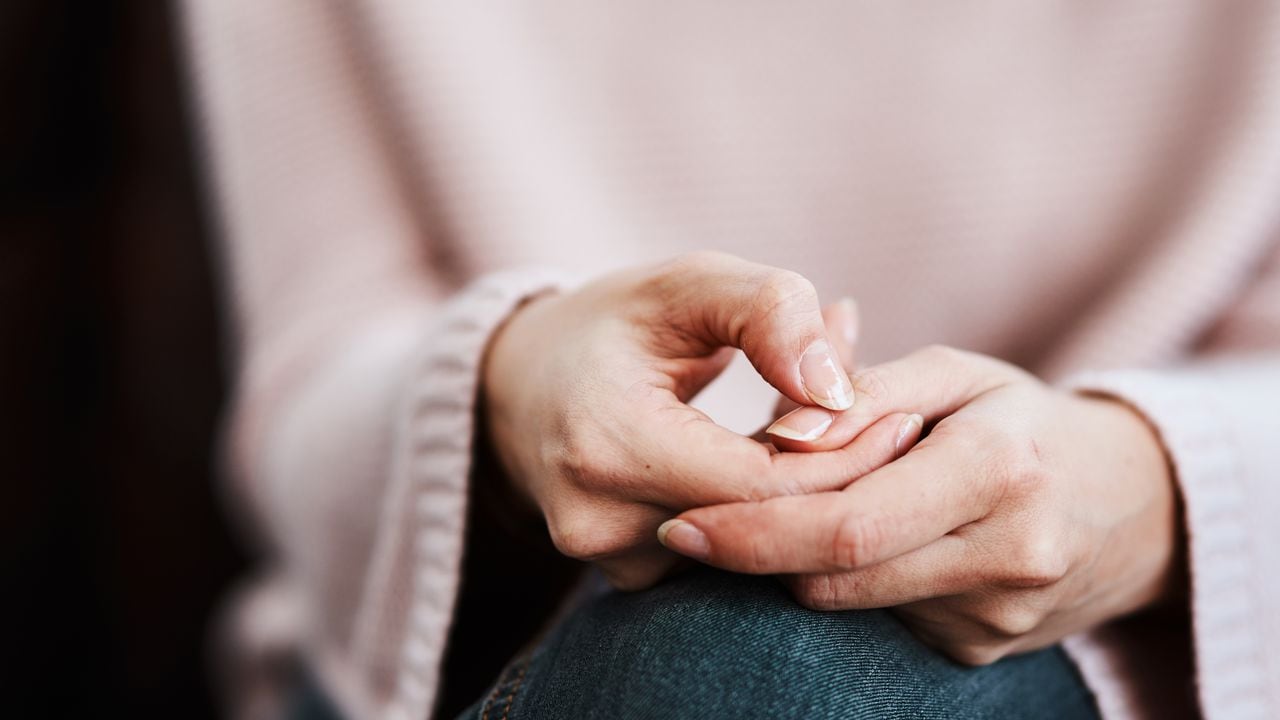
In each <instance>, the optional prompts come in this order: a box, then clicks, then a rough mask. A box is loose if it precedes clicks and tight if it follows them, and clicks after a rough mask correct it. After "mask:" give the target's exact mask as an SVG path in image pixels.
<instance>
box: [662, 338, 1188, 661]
mask: <svg viewBox="0 0 1280 720" xmlns="http://www.w3.org/2000/svg"><path fill="white" fill-rule="evenodd" d="M854 388H855V393H856V394H857V398H858V400H857V404H856V405H855V406H854V408H853V409H852V410H849V411H847V412H844V413H840V414H839V415H838V416H837V417H836V418H835V419H834V422H833V423H832V425H831V426H830V428H829V429H828V430H827V432H826V433H825V434H824V435H823V436H822V437H821V438H820V439H818V440H816V441H813V442H811V443H807V445H808V446H809V447H810V448H811V449H814V450H820V449H821V448H823V447H826V446H831V445H839V444H840V443H841V442H845V441H846V439H847V438H850V437H853V436H856V435H857V433H858V431H859V429H860V428H862V427H866V426H867V424H868V423H869V422H874V418H878V417H881V416H883V415H884V414H885V413H892V412H903V411H907V410H910V411H914V412H918V413H921V414H922V415H923V416H924V418H925V420H926V422H927V423H929V424H931V425H932V429H931V431H930V432H929V433H928V435H927V436H926V437H925V438H924V439H923V440H921V441H920V442H919V443H917V444H916V445H915V446H914V447H913V448H912V449H911V450H910V451H909V452H907V453H906V454H905V455H903V456H902V457H901V458H900V459H898V460H896V461H894V462H891V463H889V464H887V465H885V466H883V467H881V468H879V469H877V470H875V471H872V472H871V473H869V474H867V475H865V476H862V477H860V478H858V479H857V480H856V481H855V482H853V483H851V484H850V485H848V486H847V487H846V488H844V489H842V490H839V491H830V492H819V493H814V494H810V495H806V496H803V497H789V498H778V499H772V500H765V501H762V502H744V503H732V504H725V505H720V506H715V507H706V508H699V509H694V510H691V511H688V512H685V513H683V514H681V515H680V516H679V517H678V518H677V519H676V520H675V521H674V522H672V523H668V524H665V525H664V526H663V528H662V529H661V530H660V533H661V534H662V536H663V540H664V542H665V543H666V545H667V547H670V548H673V549H676V550H678V551H680V552H683V553H685V554H687V555H689V556H691V557H695V558H697V559H699V560H702V561H704V562H707V563H710V564H712V565H715V566H718V567H722V568H725V569H729V570H734V571H738V572H746V573H770V574H774V573H778V574H785V575H786V576H787V578H786V579H787V582H788V584H789V586H790V587H791V589H792V591H793V593H794V594H795V596H796V597H797V599H798V600H799V601H800V602H801V603H803V604H804V605H806V606H808V607H811V608H815V609H821V610H841V609H855V608H880V607H892V608H895V611H896V613H897V614H898V615H899V616H900V617H901V618H902V620H903V621H904V622H905V623H906V624H907V625H908V626H909V627H910V628H911V629H912V630H913V631H914V632H915V633H916V634H917V635H918V636H919V637H920V638H921V639H922V640H924V641H925V642H926V643H927V644H929V645H932V646H933V647H935V648H938V649H939V650H942V651H943V652H945V653H947V654H948V655H950V656H951V657H953V658H954V659H956V660H958V661H960V662H963V663H966V664H986V663H990V662H994V661H995V660H998V659H1000V658H1002V657H1004V656H1006V655H1009V654H1011V653H1017V652H1023V651H1027V650H1031V649H1035V648H1039V647H1044V646H1046V645H1050V644H1053V643H1055V642H1057V641H1058V640H1061V639H1062V638H1063V637H1066V636H1067V635H1070V634H1072V633H1075V632H1077V631H1080V630H1084V629H1087V628H1090V627H1093V626H1096V625H1098V624H1101V623H1103V622H1106V621H1107V620H1110V619H1113V618H1116V617H1120V616H1123V615H1127V614H1130V613H1133V612H1136V611H1138V610H1141V609H1144V608H1148V607H1151V606H1152V605H1155V604H1157V603H1159V602H1160V601H1161V600H1164V599H1167V598H1169V597H1170V596H1172V595H1174V594H1176V592H1177V589H1178V579H1179V576H1178V572H1177V568H1178V567H1179V563H1178V562H1177V547H1178V535H1177V532H1178V530H1177V529H1178V527H1179V525H1180V524H1179V522H1178V517H1177V513H1178V509H1177V502H1176V493H1175V491H1174V488H1173V481H1172V478H1171V476H1170V470H1169V466H1168V462H1167V460H1166V458H1165V456H1164V453H1163V450H1162V447H1161V445H1160V443H1159V441H1158V438H1157V437H1156V436H1155V434H1154V432H1153V431H1152V430H1151V428H1150V427H1149V426H1148V425H1147V424H1146V423H1145V422H1144V421H1143V420H1142V418H1141V417H1140V416H1139V415H1137V414H1136V413H1135V412H1133V411H1132V410H1130V409H1129V408H1128V407H1126V406H1124V405H1123V404H1121V403H1118V402H1116V401H1113V400H1110V399H1105V398H1097V397H1086V396H1081V395H1074V394H1068V393H1064V392H1059V391H1056V390H1054V389H1052V388H1050V387H1049V386H1047V385H1045V384H1044V383H1042V382H1040V381H1039V380H1037V379H1036V378H1034V377H1033V376H1031V375H1029V374H1027V373H1025V372H1023V371H1022V370H1019V369H1017V368H1015V367H1013V366H1011V365H1008V364H1006V363H1003V362H1000V361H998V360H995V359H992V358H989V357H985V356H981V355H976V354H972V353H967V352H962V351H959V350H954V349H951V348H945V347H933V348H927V349H925V350H922V351H920V352H917V353H915V354H913V355H910V356H907V357H905V358H903V359H901V360H897V361H893V362H890V363H886V364H884V365H880V366H876V367H871V368H868V369H866V370H863V371H861V372H860V373H858V374H857V375H855V377H854ZM805 411H806V410H805V409H804V408H802V409H801V410H798V411H796V412H805ZM792 445H793V446H798V445H799V444H798V443H793V444H792Z"/></svg>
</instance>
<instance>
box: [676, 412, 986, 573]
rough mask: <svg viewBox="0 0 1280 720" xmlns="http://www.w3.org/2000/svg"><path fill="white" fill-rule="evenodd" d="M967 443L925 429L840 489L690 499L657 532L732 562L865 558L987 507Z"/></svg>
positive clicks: (834, 564) (819, 562)
mask: <svg viewBox="0 0 1280 720" xmlns="http://www.w3.org/2000/svg"><path fill="white" fill-rule="evenodd" d="M976 452H977V451H976V450H973V449H969V448H968V447H966V446H965V445H964V444H962V443H957V442H954V441H953V440H952V441H948V442H945V443H940V442H936V441H934V440H933V438H932V436H931V437H930V438H929V439H926V440H925V441H924V442H922V443H920V445H918V446H917V447H916V448H915V449H913V450H912V451H911V452H909V453H907V454H906V455H904V456H903V457H902V458H901V459H899V460H897V461H895V462H892V463H889V464H888V465H885V466H884V467H882V468H880V469H879V470H875V471H873V472H871V473H870V474H868V475H866V476H865V477H863V478H861V479H860V480H858V481H857V482H854V483H852V484H851V485H849V487H847V488H846V489H845V490H844V491H843V492H823V493H815V494H812V495H804V496H795V497H779V498H774V499H770V500H765V501H763V502H755V503H733V504H728V505H718V506H713V507H703V508H697V509H694V510H690V511H687V512H685V513H682V514H681V515H679V516H678V517H677V518H676V521H680V522H674V523H673V521H668V522H667V523H664V524H663V526H662V528H660V529H659V533H660V536H661V539H662V540H663V544H664V545H666V546H667V547H669V548H671V549H672V550H675V551H676V552H680V553H682V554H685V555H688V556H690V557H693V558H695V559H698V560H702V561H704V562H707V563H709V564H711V565H715V566H717V567H721V568H724V569H727V570H734V571H737V572H748V573H814V572H831V571H839V570H854V569H858V568H864V567H869V566H871V565H874V564H876V563H879V562H884V561H885V560H888V559H890V558H893V557H897V556H899V555H901V554H903V553H906V552H910V551H911V550H914V549H916V548H919V547H923V546H925V545H927V544H929V543H931V542H933V541H934V540H937V539H938V538H940V537H942V536H943V535H946V534H947V533H949V532H951V531H952V530H954V529H956V528H958V527H960V526H962V525H965V524H967V523H970V522H973V521H974V520H978V519H980V518H982V517H984V516H985V515H986V514H987V513H988V512H989V511H990V510H991V508H992V507H993V506H994V504H995V502H996V500H997V497H998V493H997V492H995V491H994V488H995V487H997V485H996V484H995V483H990V482H985V481H984V479H983V478H982V476H981V473H982V470H981V469H980V468H981V461H980V459H979V458H977V457H975V455H976ZM677 528H679V532H678V533H677ZM699 536H700V537H699Z"/></svg>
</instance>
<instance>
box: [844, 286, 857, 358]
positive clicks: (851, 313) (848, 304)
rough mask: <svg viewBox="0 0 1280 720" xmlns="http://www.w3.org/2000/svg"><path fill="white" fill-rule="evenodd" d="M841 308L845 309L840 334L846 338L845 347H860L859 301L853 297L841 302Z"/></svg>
mask: <svg viewBox="0 0 1280 720" xmlns="http://www.w3.org/2000/svg"><path fill="white" fill-rule="evenodd" d="M840 306H841V308H843V310H844V313H843V318H842V322H841V323H840V333H841V334H842V335H843V336H844V342H845V345H847V346H848V347H849V348H854V347H857V345H858V325H859V323H858V320H859V317H858V301H857V300H854V299H853V298H851V297H847V298H843V299H841V300H840Z"/></svg>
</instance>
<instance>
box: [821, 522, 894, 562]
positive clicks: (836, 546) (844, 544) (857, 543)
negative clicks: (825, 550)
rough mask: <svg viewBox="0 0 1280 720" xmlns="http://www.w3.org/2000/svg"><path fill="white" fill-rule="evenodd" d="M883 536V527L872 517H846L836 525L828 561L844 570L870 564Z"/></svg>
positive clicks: (878, 550) (877, 552)
mask: <svg viewBox="0 0 1280 720" xmlns="http://www.w3.org/2000/svg"><path fill="white" fill-rule="evenodd" d="M884 537H885V532H884V529H883V527H882V525H881V523H880V522H878V521H877V520H876V519H875V518H874V517H857V516H852V515H851V516H849V517H846V518H845V519H844V520H842V521H841V522H840V524H839V525H837V526H836V531H835V533H834V535H833V537H832V539H831V546H830V548H831V549H830V550H829V553H830V557H829V558H828V561H829V562H830V563H831V565H832V566H834V567H837V568H841V569H845V570H854V569H857V568H860V567H863V566H865V565H870V564H872V563H874V562H875V558H876V556H877V555H878V554H879V552H880V549H881V547H882V546H883V544H884Z"/></svg>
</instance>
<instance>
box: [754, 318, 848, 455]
mask: <svg viewBox="0 0 1280 720" xmlns="http://www.w3.org/2000/svg"><path fill="white" fill-rule="evenodd" d="M822 322H823V324H824V325H826V327H827V336H828V337H830V338H831V339H832V340H833V342H834V343H835V348H836V355H837V356H839V358H840V365H841V367H843V368H844V371H845V372H847V373H852V372H853V371H854V369H855V368H856V367H857V365H856V363H857V349H858V324H859V320H858V304H857V303H856V302H854V300H853V298H843V299H841V300H840V301H839V302H834V303H831V304H830V305H827V306H826V307H824V308H822ZM798 407H801V405H800V404H799V403H797V402H795V401H794V400H792V399H791V398H789V397H787V396H786V395H783V396H780V397H779V398H778V402H777V404H775V405H774V407H773V416H774V417H775V418H778V417H782V416H783V415H786V414H787V413H789V412H791V411H792V410H795V409H796V408H798ZM759 439H760V440H761V441H762V442H766V441H767V440H768V438H763V437H762V438H759ZM806 449H807V448H806Z"/></svg>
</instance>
